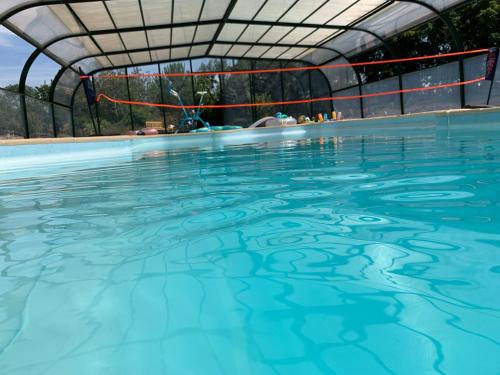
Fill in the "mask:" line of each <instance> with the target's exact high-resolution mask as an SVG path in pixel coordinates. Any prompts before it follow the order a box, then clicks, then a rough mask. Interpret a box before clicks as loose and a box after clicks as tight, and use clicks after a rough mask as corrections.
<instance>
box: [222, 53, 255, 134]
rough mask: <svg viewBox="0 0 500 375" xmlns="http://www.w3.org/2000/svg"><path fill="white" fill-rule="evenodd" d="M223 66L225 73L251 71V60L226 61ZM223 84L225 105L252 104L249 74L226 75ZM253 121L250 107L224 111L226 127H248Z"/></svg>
mask: <svg viewBox="0 0 500 375" xmlns="http://www.w3.org/2000/svg"><path fill="white" fill-rule="evenodd" d="M223 65H224V71H232V70H248V69H251V64H250V61H249V60H238V59H224V60H223ZM222 84H223V96H224V98H223V99H224V103H226V104H237V103H250V102H251V100H252V97H251V91H250V90H251V88H250V77H249V75H248V74H238V75H224V79H223V83H222ZM252 119H253V116H252V110H251V108H248V107H243V108H229V109H225V110H224V124H225V125H240V126H248V125H249V124H251V122H252Z"/></svg>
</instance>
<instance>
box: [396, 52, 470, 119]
mask: <svg viewBox="0 0 500 375" xmlns="http://www.w3.org/2000/svg"><path fill="white" fill-rule="evenodd" d="M459 77H460V75H459V64H458V62H453V63H449V64H444V65H440V66H437V67H434V68H429V69H423V70H420V71H417V72H413V73H407V74H403V77H402V78H403V89H410V88H416V87H425V86H435V85H440V84H443V83H451V82H458V81H459V80H460V78H459ZM403 98H404V109H405V113H416V112H426V111H437V110H442V109H451V108H460V88H459V87H457V86H455V87H447V88H441V89H433V90H427V91H417V92H411V93H405V94H404V95H403Z"/></svg>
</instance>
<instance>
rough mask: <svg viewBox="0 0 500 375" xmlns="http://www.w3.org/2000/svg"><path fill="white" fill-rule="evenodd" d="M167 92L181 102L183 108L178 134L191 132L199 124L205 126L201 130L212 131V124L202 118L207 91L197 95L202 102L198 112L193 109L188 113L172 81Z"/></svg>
mask: <svg viewBox="0 0 500 375" xmlns="http://www.w3.org/2000/svg"><path fill="white" fill-rule="evenodd" d="M167 92H168V93H169V94H170V95H172V96H173V97H175V98H177V100H178V101H179V104H180V105H181V106H182V107H183V108H182V118H181V121H180V122H179V127H178V129H177V131H176V133H178V132H180V131H186V130H189V129H191V128H192V127H193V126H195V125H196V124H197V123H198V122H199V123H201V124H202V125H203V127H202V128H201V129H203V128H206V129H207V130H205V131H210V124H209V123H208V122H206V121H204V120H203V119H202V118H201V116H200V113H201V106H202V105H203V98H204V97H205V95H207V92H206V91H198V92H197V93H196V95H199V96H200V101H199V102H198V108H197V109H196V111H195V110H194V109H193V110H191V111H189V112H188V111H186V108H184V103H183V102H182V99H181V96H180V95H179V93H178V92H177V91H175V90H174V88H173V85H172V82H171V81H169V82H168V86H167ZM196 130H199V129H196Z"/></svg>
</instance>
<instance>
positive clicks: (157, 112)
mask: <svg viewBox="0 0 500 375" xmlns="http://www.w3.org/2000/svg"><path fill="white" fill-rule="evenodd" d="M128 74H132V75H135V74H150V75H151V74H152V75H153V76H144V77H137V78H135V77H131V78H129V79H128V84H129V88H130V100H133V101H136V102H143V103H144V102H147V103H161V102H162V96H161V89H160V78H159V77H158V76H154V74H156V75H158V65H157V64H154V65H147V66H139V67H135V68H130V69H128ZM131 110H132V120H133V128H134V129H143V128H145V127H146V125H148V126H149V127H164V124H163V113H162V111H161V109H160V108H158V107H148V106H138V105H133V106H131ZM147 123H148V124H147Z"/></svg>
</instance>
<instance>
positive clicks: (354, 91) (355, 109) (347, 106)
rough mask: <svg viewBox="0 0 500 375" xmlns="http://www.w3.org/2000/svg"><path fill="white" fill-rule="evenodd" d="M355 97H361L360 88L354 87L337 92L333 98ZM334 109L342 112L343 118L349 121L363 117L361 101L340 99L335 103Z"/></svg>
mask: <svg viewBox="0 0 500 375" xmlns="http://www.w3.org/2000/svg"><path fill="white" fill-rule="evenodd" d="M354 95H359V88H357V87H353V88H350V89H345V90H341V91H337V92H336V93H335V94H334V95H333V96H334V97H346V96H354ZM334 107H335V110H336V111H337V112H342V117H343V118H346V119H348V118H360V117H361V105H360V101H359V99H339V100H336V101H334Z"/></svg>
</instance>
